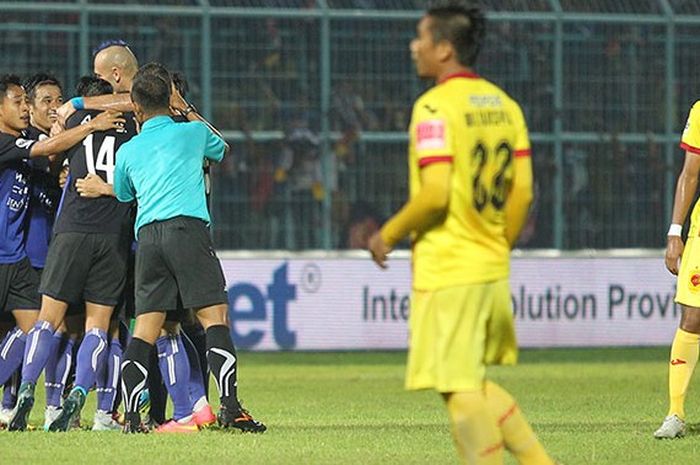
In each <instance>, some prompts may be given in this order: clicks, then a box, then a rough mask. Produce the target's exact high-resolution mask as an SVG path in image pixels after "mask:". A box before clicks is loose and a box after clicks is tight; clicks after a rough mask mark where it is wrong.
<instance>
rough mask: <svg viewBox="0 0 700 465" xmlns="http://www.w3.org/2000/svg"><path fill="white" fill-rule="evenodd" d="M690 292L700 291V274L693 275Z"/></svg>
mask: <svg viewBox="0 0 700 465" xmlns="http://www.w3.org/2000/svg"><path fill="white" fill-rule="evenodd" d="M688 287H690V290H691V291H693V292H697V291H700V274H698V273H693V274H692V275H691V276H690V285H689V286H688Z"/></svg>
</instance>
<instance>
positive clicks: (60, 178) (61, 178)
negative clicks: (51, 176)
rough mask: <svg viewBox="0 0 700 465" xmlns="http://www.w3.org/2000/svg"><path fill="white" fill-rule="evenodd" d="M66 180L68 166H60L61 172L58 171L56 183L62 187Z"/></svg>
mask: <svg viewBox="0 0 700 465" xmlns="http://www.w3.org/2000/svg"><path fill="white" fill-rule="evenodd" d="M66 181H68V166H67V165H66V166H64V167H62V168H61V172H60V173H58V185H59V186H60V187H61V189H63V187H64V186H65V185H66Z"/></svg>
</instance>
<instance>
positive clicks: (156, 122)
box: [141, 115, 173, 132]
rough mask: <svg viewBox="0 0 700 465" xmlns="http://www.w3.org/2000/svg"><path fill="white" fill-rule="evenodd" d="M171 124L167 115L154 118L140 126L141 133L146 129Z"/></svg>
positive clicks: (170, 119)
mask: <svg viewBox="0 0 700 465" xmlns="http://www.w3.org/2000/svg"><path fill="white" fill-rule="evenodd" d="M172 122H173V119H172V118H171V117H170V116H168V115H158V116H154V117H153V118H151V119H149V120H148V121H146V122H145V123H143V125H142V126H141V132H143V131H145V130H146V129H151V128H156V127H159V126H163V125H165V124H168V123H172Z"/></svg>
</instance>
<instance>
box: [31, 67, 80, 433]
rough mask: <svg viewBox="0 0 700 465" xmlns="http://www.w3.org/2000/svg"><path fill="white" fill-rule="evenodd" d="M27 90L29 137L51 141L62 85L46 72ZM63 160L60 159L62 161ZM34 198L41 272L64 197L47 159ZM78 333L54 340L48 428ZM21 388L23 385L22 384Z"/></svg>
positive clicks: (36, 174) (35, 168)
mask: <svg viewBox="0 0 700 465" xmlns="http://www.w3.org/2000/svg"><path fill="white" fill-rule="evenodd" d="M24 90H25V91H26V92H27V96H28V97H29V118H30V124H29V128H28V129H27V134H28V137H29V138H30V139H37V140H42V139H47V138H48V137H49V134H50V132H51V126H52V125H53V124H54V123H55V122H56V121H57V119H58V115H57V113H56V110H57V109H58V107H60V106H61V104H62V103H63V89H62V88H61V83H60V82H59V81H58V79H56V78H55V77H54V76H52V75H49V74H46V73H38V74H35V75H33V76H31V77H29V78H27V79H25V81H24ZM59 161H60V160H59ZM31 164H32V180H31V193H32V195H31V199H30V202H29V222H28V224H27V232H26V237H25V239H26V248H27V256H28V257H29V261H30V262H31V264H32V266H33V267H34V269H35V270H37V272H38V273H39V276H40V277H41V273H42V271H43V269H44V266H45V264H46V255H47V253H48V250H49V242H50V240H51V235H52V230H53V223H54V216H55V213H56V207H57V206H58V201H59V198H60V193H61V191H60V188H59V186H58V177H57V176H56V174H55V172H56V171H57V165H55V163H54V164H53V165H51V164H50V162H49V160H48V159H47V158H44V157H42V158H37V159H34V160H32V163H31ZM70 320H71V328H73V329H75V328H77V327H78V325H79V324H82V321H81V319H80V317H77V319H76V318H75V317H74V318H72V319H70ZM76 338H77V332H76V331H75V330H74V331H73V332H71V333H69V332H68V327H67V326H66V323H65V322H64V324H62V325H61V326H60V327H59V328H58V330H57V331H56V333H54V337H53V348H52V349H51V355H50V357H49V360H48V362H47V364H46V370H45V377H44V387H45V388H46V410H45V412H44V426H45V427H48V425H49V424H51V422H53V421H54V420H55V419H56V417H57V416H58V414H59V410H60V407H61V401H62V395H63V390H64V388H65V384H66V381H67V379H68V375H69V373H70V371H71V367H72V359H73V348H74V345H75V340H76ZM18 387H19V385H18Z"/></svg>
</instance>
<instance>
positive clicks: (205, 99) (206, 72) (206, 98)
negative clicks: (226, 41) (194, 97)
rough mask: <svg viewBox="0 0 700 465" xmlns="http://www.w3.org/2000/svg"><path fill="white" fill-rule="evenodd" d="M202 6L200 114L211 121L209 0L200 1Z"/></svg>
mask: <svg viewBox="0 0 700 465" xmlns="http://www.w3.org/2000/svg"><path fill="white" fill-rule="evenodd" d="M200 3H201V5H202V31H201V32H202V37H201V40H202V43H201V49H202V113H203V115H204V117H205V118H208V119H212V113H213V108H212V101H211V86H212V82H211V81H212V74H211V6H210V5H209V0H200Z"/></svg>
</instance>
